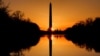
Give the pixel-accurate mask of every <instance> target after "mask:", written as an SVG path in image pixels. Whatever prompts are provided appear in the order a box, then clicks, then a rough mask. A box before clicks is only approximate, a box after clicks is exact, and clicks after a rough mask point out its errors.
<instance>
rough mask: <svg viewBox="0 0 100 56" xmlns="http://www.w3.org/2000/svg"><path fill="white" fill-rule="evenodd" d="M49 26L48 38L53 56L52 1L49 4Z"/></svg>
mask: <svg viewBox="0 0 100 56" xmlns="http://www.w3.org/2000/svg"><path fill="white" fill-rule="evenodd" d="M49 10H50V11H49V13H50V14H49V28H48V38H49V56H52V39H51V34H52V30H51V28H52V4H51V3H50V6H49Z"/></svg>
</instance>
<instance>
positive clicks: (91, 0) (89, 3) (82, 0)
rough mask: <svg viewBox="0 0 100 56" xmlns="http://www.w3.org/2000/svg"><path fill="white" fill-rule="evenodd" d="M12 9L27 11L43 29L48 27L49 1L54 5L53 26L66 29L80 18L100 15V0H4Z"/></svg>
mask: <svg viewBox="0 0 100 56" xmlns="http://www.w3.org/2000/svg"><path fill="white" fill-rule="evenodd" d="M4 1H5V3H6V4H7V3H9V4H10V5H9V9H10V10H12V11H16V10H20V11H22V12H24V13H25V17H26V18H30V20H31V21H32V22H35V23H36V24H38V25H39V27H40V28H41V29H43V30H47V28H48V22H49V21H48V19H49V3H50V1H51V2H52V6H53V28H54V29H62V30H63V29H65V28H67V27H70V26H72V25H73V24H75V23H76V22H78V21H80V20H85V19H87V18H89V17H91V18H95V17H97V16H98V17H99V16H100V0H4Z"/></svg>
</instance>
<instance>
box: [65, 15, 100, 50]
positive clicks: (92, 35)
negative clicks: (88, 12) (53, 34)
mask: <svg viewBox="0 0 100 56" xmlns="http://www.w3.org/2000/svg"><path fill="white" fill-rule="evenodd" d="M65 33H66V35H65V36H66V38H67V39H69V40H71V41H72V42H73V43H75V44H76V45H78V46H80V47H82V48H83V47H85V48H86V49H87V50H92V49H94V50H95V51H96V52H100V45H99V43H100V17H97V18H95V20H92V19H91V18H89V19H87V20H86V21H85V22H83V21H81V22H79V23H77V24H75V25H73V26H72V27H70V28H68V29H66V30H65Z"/></svg>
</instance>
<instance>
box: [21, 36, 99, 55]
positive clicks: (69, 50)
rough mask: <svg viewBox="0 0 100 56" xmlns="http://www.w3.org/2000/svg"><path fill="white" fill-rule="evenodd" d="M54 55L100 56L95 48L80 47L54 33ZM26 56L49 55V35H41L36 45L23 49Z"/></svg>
mask: <svg viewBox="0 0 100 56" xmlns="http://www.w3.org/2000/svg"><path fill="white" fill-rule="evenodd" d="M51 38H52V56H100V53H96V52H95V51H94V50H91V51H89V50H86V49H85V48H80V47H79V46H77V45H75V44H74V43H72V42H71V41H69V40H67V39H66V38H65V37H64V35H52V37H51ZM22 54H23V55H24V56H49V38H48V36H47V35H45V36H43V37H40V41H39V43H38V44H37V45H36V46H32V47H30V49H26V50H22Z"/></svg>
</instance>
